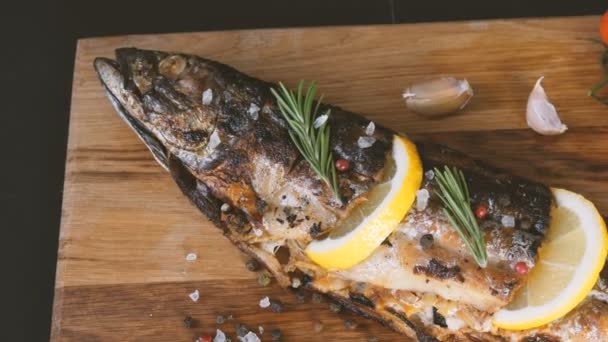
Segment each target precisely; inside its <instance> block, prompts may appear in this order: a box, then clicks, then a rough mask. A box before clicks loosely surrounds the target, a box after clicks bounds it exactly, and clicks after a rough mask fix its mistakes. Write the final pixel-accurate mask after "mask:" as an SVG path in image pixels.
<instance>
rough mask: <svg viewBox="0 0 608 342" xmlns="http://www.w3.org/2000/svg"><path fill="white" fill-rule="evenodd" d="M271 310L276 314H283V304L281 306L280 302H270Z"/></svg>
mask: <svg viewBox="0 0 608 342" xmlns="http://www.w3.org/2000/svg"><path fill="white" fill-rule="evenodd" d="M270 310H272V312H274V313H281V312H283V304H281V302H279V301H274V300H273V301H272V302H270Z"/></svg>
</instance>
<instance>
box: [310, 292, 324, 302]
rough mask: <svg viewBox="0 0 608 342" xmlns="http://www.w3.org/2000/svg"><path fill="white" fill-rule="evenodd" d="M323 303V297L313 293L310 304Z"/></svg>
mask: <svg viewBox="0 0 608 342" xmlns="http://www.w3.org/2000/svg"><path fill="white" fill-rule="evenodd" d="M322 301H323V296H321V295H320V294H318V293H313V294H312V302H313V303H315V304H319V303H321V302H322Z"/></svg>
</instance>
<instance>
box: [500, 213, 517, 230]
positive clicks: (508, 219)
mask: <svg viewBox="0 0 608 342" xmlns="http://www.w3.org/2000/svg"><path fill="white" fill-rule="evenodd" d="M500 223H502V225H503V226H505V227H508V228H511V227H515V217H513V216H511V215H503V216H502V218H501V219H500Z"/></svg>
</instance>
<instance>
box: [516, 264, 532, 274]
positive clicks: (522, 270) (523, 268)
mask: <svg viewBox="0 0 608 342" xmlns="http://www.w3.org/2000/svg"><path fill="white" fill-rule="evenodd" d="M529 270H530V269H529V268H528V265H526V263H525V262H523V261H520V262H518V263H517V264H515V272H517V274H519V275H526V274H528V271H529Z"/></svg>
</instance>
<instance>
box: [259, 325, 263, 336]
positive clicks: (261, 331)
mask: <svg viewBox="0 0 608 342" xmlns="http://www.w3.org/2000/svg"><path fill="white" fill-rule="evenodd" d="M258 330H259V331H260V335H264V327H263V326H261V325H260V326H259V327H258Z"/></svg>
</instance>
